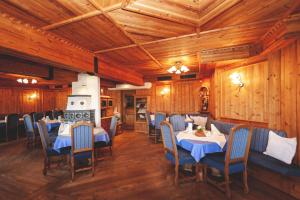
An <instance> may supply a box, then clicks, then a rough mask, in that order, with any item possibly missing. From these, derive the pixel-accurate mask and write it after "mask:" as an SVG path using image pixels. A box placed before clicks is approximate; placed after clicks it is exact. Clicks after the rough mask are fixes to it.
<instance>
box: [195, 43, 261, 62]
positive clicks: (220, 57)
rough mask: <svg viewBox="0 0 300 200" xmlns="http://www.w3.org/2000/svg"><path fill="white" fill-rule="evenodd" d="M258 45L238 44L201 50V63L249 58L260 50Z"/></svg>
mask: <svg viewBox="0 0 300 200" xmlns="http://www.w3.org/2000/svg"><path fill="white" fill-rule="evenodd" d="M260 49H261V48H260V46H258V45H249V44H246V45H239V46H231V47H224V48H217V49H207V50H202V51H201V54H200V56H201V61H202V63H207V62H216V61H224V60H235V59H243V58H249V57H251V56H255V55H257V54H259V53H260V52H261V50H260Z"/></svg>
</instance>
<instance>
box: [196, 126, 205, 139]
mask: <svg viewBox="0 0 300 200" xmlns="http://www.w3.org/2000/svg"><path fill="white" fill-rule="evenodd" d="M195 135H196V136H198V137H205V133H204V128H203V127H202V126H200V125H199V126H197V130H196V133H195Z"/></svg>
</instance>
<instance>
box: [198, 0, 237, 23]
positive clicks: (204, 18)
mask: <svg viewBox="0 0 300 200" xmlns="http://www.w3.org/2000/svg"><path fill="white" fill-rule="evenodd" d="M241 1H242V0H225V1H223V2H221V3H218V5H216V6H214V7H213V8H212V9H210V10H208V11H207V12H206V11H205V10H204V12H201V16H200V19H199V22H198V26H199V27H200V26H202V25H204V24H206V23H207V22H209V21H210V20H212V19H213V18H215V17H217V16H218V15H220V14H222V13H223V12H224V11H226V10H228V9H229V8H231V7H233V6H234V5H236V4H238V3H240V2H241ZM216 2H217V1H216Z"/></svg>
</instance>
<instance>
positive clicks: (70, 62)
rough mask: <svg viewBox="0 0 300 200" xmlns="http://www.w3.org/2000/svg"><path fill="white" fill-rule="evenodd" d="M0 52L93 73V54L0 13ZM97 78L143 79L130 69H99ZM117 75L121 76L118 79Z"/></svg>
mask: <svg viewBox="0 0 300 200" xmlns="http://www.w3.org/2000/svg"><path fill="white" fill-rule="evenodd" d="M0 29H1V31H0V53H3V54H8V55H14V56H17V57H21V58H25V59H27V60H31V61H33V62H37V63H41V64H44V65H50V66H54V67H58V68H62V69H69V70H72V71H77V72H91V73H93V72H94V56H95V54H94V53H92V52H90V51H88V50H86V49H83V48H81V47H78V46H76V45H74V44H73V43H70V42H68V41H66V40H64V39H62V38H61V37H59V36H57V35H54V34H52V33H49V32H45V31H43V30H41V29H36V28H35V27H32V26H29V25H28V24H23V23H22V22H20V21H18V20H15V19H14V18H12V17H9V16H8V15H6V14H0ZM99 65H100V70H99V71H100V76H102V77H109V78H110V79H112V80H117V81H120V82H125V83H131V84H134V85H143V84H144V81H143V76H142V75H141V74H139V73H136V72H135V71H134V70H125V71H126V73H124V70H123V69H120V68H118V67H111V66H110V67H105V68H103V67H102V63H100V64H99ZM120 74H122V75H121V76H120Z"/></svg>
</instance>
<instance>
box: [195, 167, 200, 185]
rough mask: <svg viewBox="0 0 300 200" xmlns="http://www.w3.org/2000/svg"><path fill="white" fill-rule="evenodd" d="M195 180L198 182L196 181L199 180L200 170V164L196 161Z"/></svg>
mask: <svg viewBox="0 0 300 200" xmlns="http://www.w3.org/2000/svg"><path fill="white" fill-rule="evenodd" d="M195 167H196V172H195V173H196V181H197V182H198V181H200V174H199V172H200V165H199V164H198V163H196V166H195Z"/></svg>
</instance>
